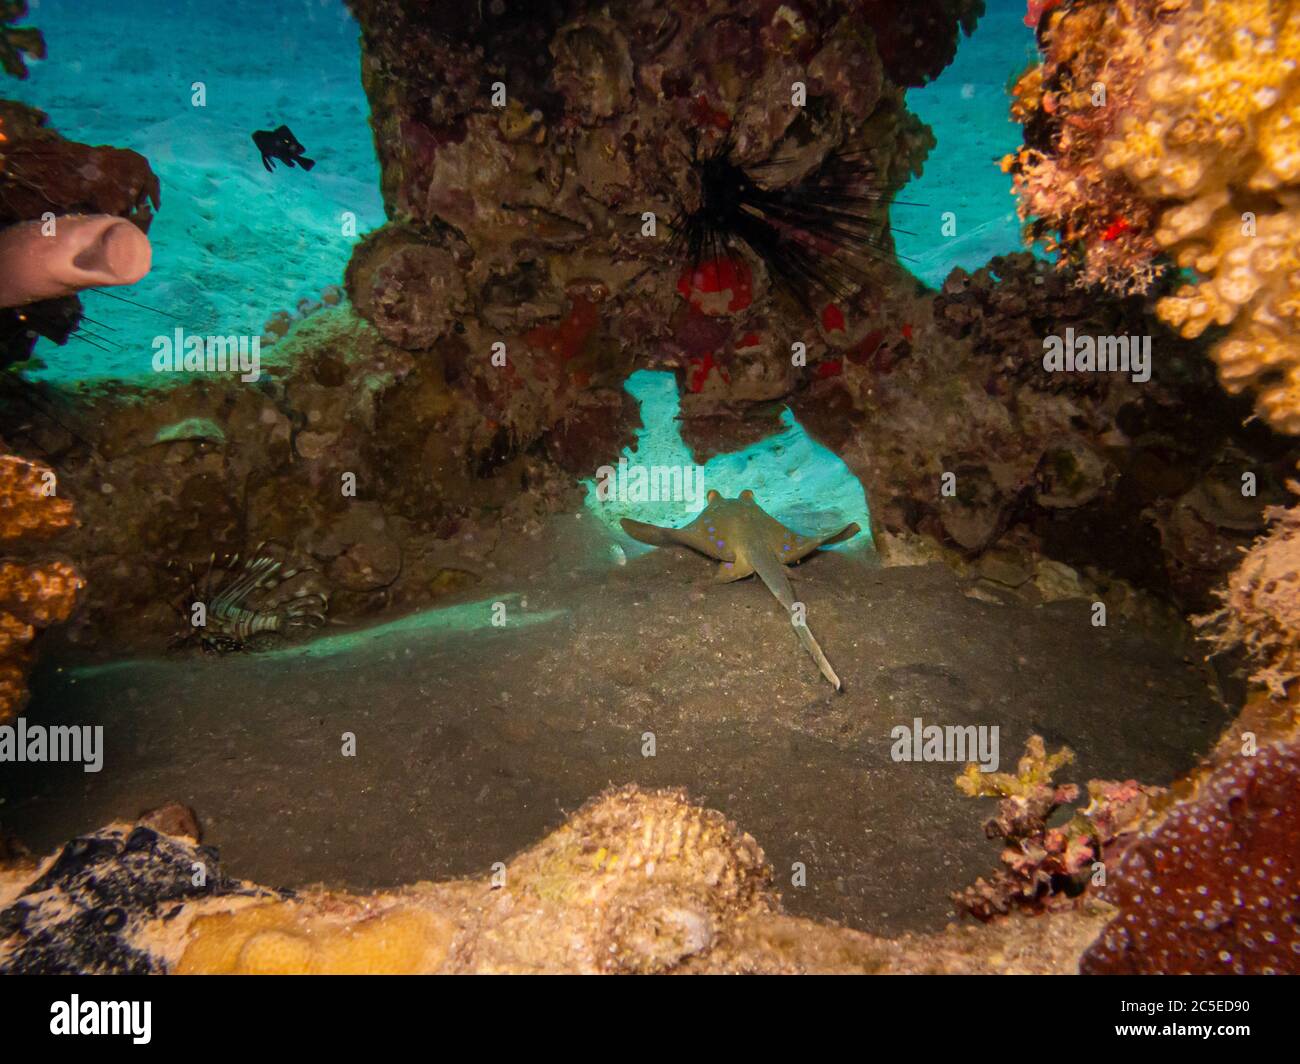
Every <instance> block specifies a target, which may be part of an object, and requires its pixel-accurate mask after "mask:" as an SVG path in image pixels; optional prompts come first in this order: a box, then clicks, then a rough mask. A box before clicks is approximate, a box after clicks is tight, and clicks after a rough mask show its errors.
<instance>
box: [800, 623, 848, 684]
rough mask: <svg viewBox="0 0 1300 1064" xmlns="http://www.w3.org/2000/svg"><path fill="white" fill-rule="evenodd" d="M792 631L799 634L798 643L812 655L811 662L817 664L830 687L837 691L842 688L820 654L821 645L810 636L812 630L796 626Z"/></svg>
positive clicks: (802, 625) (837, 678) (804, 625)
mask: <svg viewBox="0 0 1300 1064" xmlns="http://www.w3.org/2000/svg"><path fill="white" fill-rule="evenodd" d="M794 630H795V631H796V632H798V633H799V642H801V643H802V644H803V648H804V649H805V650H806V651H808V653H809V654H811V655H812V659H813V661H815V662H817V668H819V669H821V671H822V675H823V676H825V677H826V679H828V680H830V682H831V686H832V687H834V688H835V690H837V691H839V690H840V689H841V688H842V686H843V685H842V684H841V683H840V678H839V677H838V676H836V675H835V670H834V669H832V668H831V663H830V662H829V661H827V660H826V655H825V654H823V653H822V648H821V645H820V644H819V643H818V642H817V638H816V637H815V636H814V635H813V634H812V630H811V629H810V628H809V627H808V626H807V625H806V624H796V625H795V626H794Z"/></svg>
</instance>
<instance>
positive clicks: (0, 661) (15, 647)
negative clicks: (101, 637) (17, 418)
mask: <svg viewBox="0 0 1300 1064" xmlns="http://www.w3.org/2000/svg"><path fill="white" fill-rule="evenodd" d="M56 483H57V482H56V480H55V477H54V472H53V470H51V469H50V468H49V467H47V466H44V465H41V464H40V463H38V462H31V461H28V460H26V459H24V458H20V457H18V456H17V455H14V454H9V453H8V452H7V451H5V449H4V447H3V444H2V443H0V550H4V551H6V552H7V551H10V550H13V549H15V548H28V547H29V546H30V544H31V542H32V541H34V540H44V539H47V538H49V537H50V536H53V535H56V534H57V533H59V532H61V531H63V530H64V529H67V528H70V527H71V526H73V525H74V524H75V523H76V518H75V516H74V514H73V510H72V504H71V503H69V502H68V501H67V500H66V499H62V498H59V497H58V496H57V494H56V492H57V488H55V489H54V491H51V486H53V485H55V484H56ZM81 586H82V581H81V577H80V576H79V575H78V574H77V571H76V570H75V569H74V568H73V567H72V566H70V565H69V564H67V563H66V562H63V561H59V560H56V559H52V558H47V557H41V558H36V559H30V558H11V557H3V556H0V723H3V722H4V721H6V720H8V719H9V718H10V717H13V716H14V715H16V714H17V713H18V712H19V711H20V710H21V709H22V707H23V705H24V704H25V703H26V701H27V682H26V677H27V671H28V669H30V667H31V664H32V653H31V643H32V641H33V640H34V639H35V638H36V634H37V632H38V631H39V630H40V629H42V628H47V627H49V626H50V625H51V624H56V623H58V622H60V621H64V620H67V618H68V615H69V614H70V613H71V612H72V607H73V605H74V603H75V602H76V597H77V592H78V591H79V590H80V588H81Z"/></svg>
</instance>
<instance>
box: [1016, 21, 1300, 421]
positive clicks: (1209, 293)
mask: <svg viewBox="0 0 1300 1064" xmlns="http://www.w3.org/2000/svg"><path fill="white" fill-rule="evenodd" d="M1041 37H1042V39H1043V42H1044V51H1045V56H1044V61H1043V63H1042V65H1041V66H1040V67H1037V68H1035V69H1034V70H1032V71H1030V72H1029V73H1027V74H1026V75H1025V76H1024V77H1023V78H1022V79H1021V81H1020V83H1019V84H1018V86H1017V90H1016V91H1017V104H1016V107H1015V114H1016V117H1017V118H1019V119H1020V120H1021V121H1022V122H1023V123H1024V125H1025V140H1026V143H1025V147H1024V148H1023V149H1022V150H1021V152H1020V153H1019V154H1018V155H1017V156H1014V157H1010V158H1008V160H1007V161H1006V164H1005V165H1006V166H1007V168H1008V169H1010V170H1011V171H1012V172H1013V173H1014V174H1015V180H1016V187H1017V189H1018V191H1019V192H1020V194H1021V212H1022V215H1024V216H1025V217H1026V218H1029V217H1032V218H1033V219H1034V220H1033V221H1032V222H1031V224H1030V232H1031V235H1033V236H1038V237H1046V236H1048V234H1054V236H1053V237H1051V238H1050V240H1049V244H1050V246H1052V247H1054V248H1056V249H1058V250H1061V251H1062V252H1063V253H1064V254H1063V257H1062V261H1067V260H1070V261H1074V262H1080V263H1082V265H1083V270H1082V274H1081V277H1082V279H1083V280H1084V281H1085V282H1095V281H1099V282H1101V283H1103V284H1106V285H1108V286H1110V287H1112V288H1114V289H1117V290H1121V291H1130V290H1136V291H1146V290H1147V289H1148V288H1149V287H1150V285H1151V283H1152V280H1153V278H1154V276H1155V274H1156V272H1157V270H1158V268H1159V267H1160V265H1161V264H1162V263H1165V262H1172V263H1173V264H1176V265H1177V266H1178V267H1181V268H1183V269H1185V270H1191V271H1194V275H1195V278H1196V279H1195V280H1193V281H1191V282H1189V283H1185V284H1182V285H1180V286H1179V287H1178V289H1177V290H1176V291H1174V292H1173V293H1171V294H1168V295H1165V296H1164V297H1163V298H1161V299H1160V300H1159V301H1158V304H1157V312H1158V314H1159V316H1160V317H1161V318H1162V319H1163V320H1164V321H1166V322H1168V323H1169V324H1170V325H1171V326H1173V327H1175V328H1177V329H1178V330H1179V331H1180V332H1181V333H1182V335H1183V336H1185V337H1189V338H1194V337H1198V336H1200V335H1201V334H1202V333H1204V332H1205V331H1206V330H1207V329H1209V328H1210V327H1212V326H1213V327H1215V328H1216V329H1226V332H1225V333H1223V334H1221V335H1218V336H1217V337H1216V339H1215V344H1214V349H1213V354H1214V358H1215V360H1216V361H1217V362H1218V364H1219V374H1220V379H1221V380H1222V382H1223V385H1224V387H1225V388H1226V389H1227V390H1228V391H1229V392H1231V393H1233V394H1237V393H1240V392H1243V391H1245V390H1247V389H1253V390H1254V391H1255V393H1256V398H1255V407H1256V410H1257V412H1258V413H1259V415H1260V416H1261V417H1262V418H1264V420H1266V421H1267V422H1268V423H1269V424H1270V425H1272V426H1274V427H1275V428H1277V429H1278V430H1279V431H1282V432H1285V433H1290V434H1296V433H1300V340H1297V330H1296V313H1297V311H1296V308H1297V306H1300V300H1298V293H1300V286H1298V285H1297V282H1296V278H1297V276H1300V269H1298V267H1300V262H1298V261H1297V258H1296V251H1295V241H1294V240H1293V238H1292V234H1293V233H1294V231H1295V228H1296V225H1297V221H1298V220H1300V217H1298V215H1297V211H1298V210H1300V207H1297V203H1300V199H1298V197H1300V145H1298V143H1297V135H1296V132H1295V130H1296V115H1297V113H1298V112H1300V72H1298V71H1297V60H1300V19H1298V18H1297V12H1296V8H1295V4H1294V3H1293V2H1291V0H1283V2H1279V3H1268V2H1264V0H1223V2H1220V3H1201V2H1195V0H1088V2H1081V3H1074V4H1069V5H1064V6H1062V7H1060V8H1058V9H1056V10H1054V11H1052V12H1049V13H1048V14H1047V15H1046V16H1045V18H1044V23H1043V28H1042V29H1041Z"/></svg>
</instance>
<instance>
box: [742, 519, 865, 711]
mask: <svg viewBox="0 0 1300 1064" xmlns="http://www.w3.org/2000/svg"><path fill="white" fill-rule="evenodd" d="M845 531H846V532H847V529H846V530H845ZM750 563H751V564H752V565H753V566H754V572H756V573H758V578H759V579H760V580H762V581H763V583H765V584H766V585H767V589H768V590H769V591H770V592H772V594H773V595H775V596H776V601H777V602H779V603H781V605H782V606H783V607H785V609H786V611H787V612H788V613H789V614H790V616H791V623H792V624H793V625H794V630H795V631H796V632H797V633H798V634H799V642H801V643H802V644H803V647H804V649H805V650H806V651H808V653H809V655H811V657H812V659H813V661H815V662H816V663H817V668H819V669H821V673H822V675H823V676H825V677H826V679H828V680H829V681H830V682H831V685H832V686H833V687H834V688H835V690H837V691H839V690H840V689H841V688H842V686H843V685H842V684H841V683H840V678H839V677H838V676H836V675H835V670H834V669H832V668H831V663H830V662H829V661H827V660H826V655H825V654H823V653H822V648H821V646H820V644H818V642H817V639H816V637H815V636H814V635H813V634H812V631H811V630H810V629H809V628H808V625H807V624H806V623H800V621H796V620H795V618H794V607H795V601H794V590H793V589H792V588H791V587H790V578H789V577H788V576H786V575H785V568H784V567H783V566H782V565H781V563H780V561H778V560H777V559H776V558H775V557H772V556H770V555H767V554H764V553H761V552H760V553H757V554H756V555H755V556H754V557H753V558H751V559H750ZM801 620H802V619H801Z"/></svg>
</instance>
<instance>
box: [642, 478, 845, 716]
mask: <svg viewBox="0 0 1300 1064" xmlns="http://www.w3.org/2000/svg"><path fill="white" fill-rule="evenodd" d="M622 525H623V531H624V532H626V533H627V534H628V535H629V536H631V537H632V538H633V539H637V540H640V541H641V542H642V543H649V544H650V545H651V546H655V547H668V546H672V545H674V544H681V545H682V546H686V547H690V548H691V549H692V550H696V551H699V552H700V553H701V554H705V555H708V557H710V558H714V559H716V560H717V561H719V562H721V563H722V564H721V565H720V566H719V567H718V571H717V575H716V576H715V579H716V580H717V581H718V582H719V583H724V584H726V583H730V582H731V581H733V580H743V579H744V578H745V577H747V576H753V575H754V574H755V573H757V574H758V578H759V579H760V580H762V581H763V583H765V584H766V585H767V589H768V590H769V591H770V592H772V594H773V595H775V596H776V600H777V602H779V603H781V605H782V606H784V607H785V609H786V610H787V611H788V612H789V613H790V621H791V623H792V624H793V625H794V630H795V631H796V632H798V633H799V641H800V642H801V643H803V645H804V649H805V650H807V651H808V653H809V654H811V655H812V659H813V661H815V662H816V663H817V667H818V668H819V669H821V673H822V675H823V676H825V677H826V679H828V680H829V681H830V682H831V684H832V685H834V687H835V690H837V691H838V690H840V688H841V684H840V678H839V677H838V676H836V675H835V670H834V669H832V668H831V663H830V662H829V661H827V660H826V655H825V654H823V653H822V648H821V647H820V646H819V645H818V644H817V640H816V639H815V638H813V634H812V632H811V631H809V630H808V624H807V619H806V617H805V616H804V610H803V608H802V603H796V602H795V598H794V590H793V589H792V588H791V587H790V580H789V577H787V576H786V575H785V566H787V565H793V564H795V563H796V562H799V561H801V560H803V559H804V558H806V557H808V555H810V554H812V553H813V551H815V550H817V549H818V548H819V547H825V546H829V545H830V544H832V543H842V542H843V541H844V540H846V539H849V538H851V537H853V536H856V535H857V534H858V532H859V531H861V529H860V528H859V527H858V525H857V524H856V523H854V524H850V525H846V526H845V527H844V528H841V529H840V530H839V531H838V532H834V533H832V534H831V535H829V536H801V535H799V534H798V533H797V532H793V531H791V530H790V529H788V528H786V527H785V525H783V524H781V522H780V521H778V520H777V519H776V518H775V517H772V516H771V515H770V514H768V513H767V512H765V511H764V510H763V508H762V507H761V506H759V505H758V503H757V502H755V501H754V493H753V492H752V491H742V492H741V493H740V497H739V498H736V499H724V498H723V497H722V495H721V494H719V493H718V492H716V491H710V492H709V494H708V505H707V506H706V507H705V508H704V509H703V510H702V511H701V512H700V515H699V517H697V518H696V519H695V520H694V521H692V522H691V523H690V524H689V525H686V526H684V527H683V528H662V527H660V526H659V525H648V524H646V523H645V522H644V521H633V520H632V519H631V518H627V517H625V518H623V521H622ZM796 606H798V607H799V609H797V610H796Z"/></svg>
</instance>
